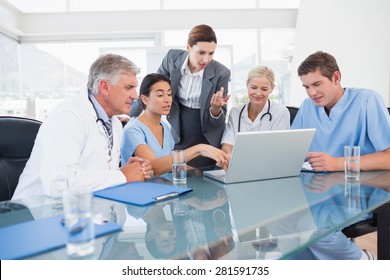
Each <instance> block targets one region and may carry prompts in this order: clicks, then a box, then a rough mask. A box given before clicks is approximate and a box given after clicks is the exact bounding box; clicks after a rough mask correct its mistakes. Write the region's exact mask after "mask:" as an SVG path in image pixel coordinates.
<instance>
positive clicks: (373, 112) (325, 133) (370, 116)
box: [291, 88, 390, 157]
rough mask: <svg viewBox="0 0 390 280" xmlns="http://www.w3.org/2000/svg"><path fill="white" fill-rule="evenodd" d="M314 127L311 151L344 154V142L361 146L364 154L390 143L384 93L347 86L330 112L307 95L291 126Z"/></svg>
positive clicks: (383, 148)
mask: <svg viewBox="0 0 390 280" xmlns="http://www.w3.org/2000/svg"><path fill="white" fill-rule="evenodd" d="M299 128H315V129H316V133H315V135H314V138H313V141H312V144H311V146H310V149H309V151H311V152H325V153H327V154H329V155H331V156H334V157H342V156H344V146H347V145H354V146H360V152H361V154H362V155H365V154H370V153H373V152H377V151H383V150H385V149H387V148H389V147H390V116H389V113H388V111H387V108H386V107H385V105H384V102H383V100H382V98H381V96H380V95H379V94H378V93H376V92H375V91H372V90H368V89H359V88H346V89H345V92H344V95H343V96H342V97H341V98H340V100H339V101H338V102H337V103H336V105H334V107H333V108H332V110H331V111H330V114H329V116H328V115H327V114H326V112H325V110H324V107H317V106H316V105H315V104H314V102H313V101H312V100H311V99H310V98H307V99H306V100H305V101H304V102H303V103H302V106H301V107H300V109H299V111H298V113H297V115H296V117H295V119H294V122H293V124H292V125H291V129H299Z"/></svg>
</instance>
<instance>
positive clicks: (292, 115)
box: [286, 106, 299, 125]
mask: <svg viewBox="0 0 390 280" xmlns="http://www.w3.org/2000/svg"><path fill="white" fill-rule="evenodd" d="M286 107H287V109H288V111H289V112H290V125H292V123H293V121H294V119H295V116H296V114H297V113H298V110H299V108H298V107H294V106H286Z"/></svg>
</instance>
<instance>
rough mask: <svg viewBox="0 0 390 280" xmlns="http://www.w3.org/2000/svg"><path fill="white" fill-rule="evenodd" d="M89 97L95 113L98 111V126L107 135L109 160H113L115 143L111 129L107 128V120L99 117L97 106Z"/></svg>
mask: <svg viewBox="0 0 390 280" xmlns="http://www.w3.org/2000/svg"><path fill="white" fill-rule="evenodd" d="M88 92H89V90H88ZM88 99H89V101H90V102H91V104H92V107H93V110H94V111H95V113H96V116H97V118H96V123H97V124H98V127H101V128H102V129H103V132H104V135H105V137H106V138H107V148H108V156H109V161H111V150H112V146H113V144H112V142H111V141H110V134H109V132H108V131H109V129H108V128H107V124H106V122H105V121H104V120H103V119H101V118H99V116H98V113H97V110H96V108H95V106H94V104H93V102H92V100H91V98H90V97H89V96H88ZM99 131H100V132H101V129H99ZM111 137H112V136H111Z"/></svg>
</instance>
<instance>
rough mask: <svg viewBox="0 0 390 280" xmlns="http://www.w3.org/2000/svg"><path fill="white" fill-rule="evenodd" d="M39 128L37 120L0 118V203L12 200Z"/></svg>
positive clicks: (39, 123) (39, 124)
mask: <svg viewBox="0 0 390 280" xmlns="http://www.w3.org/2000/svg"><path fill="white" fill-rule="evenodd" d="M40 126H41V122H40V121H37V120H33V119H28V118H21V117H11V116H0V131H1V133H0V201H5V200H9V199H11V198H12V195H13V194H14V191H15V189H16V186H17V184H18V181H19V176H20V174H22V172H23V169H24V167H25V165H26V162H27V160H28V159H29V158H30V154H31V151H32V148H33V146H34V142H35V138H36V136H37V133H38V130H39V127H40Z"/></svg>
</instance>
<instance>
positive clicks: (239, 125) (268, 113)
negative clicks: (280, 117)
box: [238, 99, 272, 132]
mask: <svg viewBox="0 0 390 280" xmlns="http://www.w3.org/2000/svg"><path fill="white" fill-rule="evenodd" d="M267 101H268V110H267V112H266V113H264V114H263V115H262V116H261V117H260V121H262V120H263V118H264V117H265V116H266V115H268V116H269V121H272V114H271V113H270V111H269V110H270V109H271V101H269V99H268V100H267ZM245 107H246V104H245V105H244V106H243V107H242V109H241V111H240V114H239V115H238V132H240V131H241V116H242V112H243V111H244V109H245Z"/></svg>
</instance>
